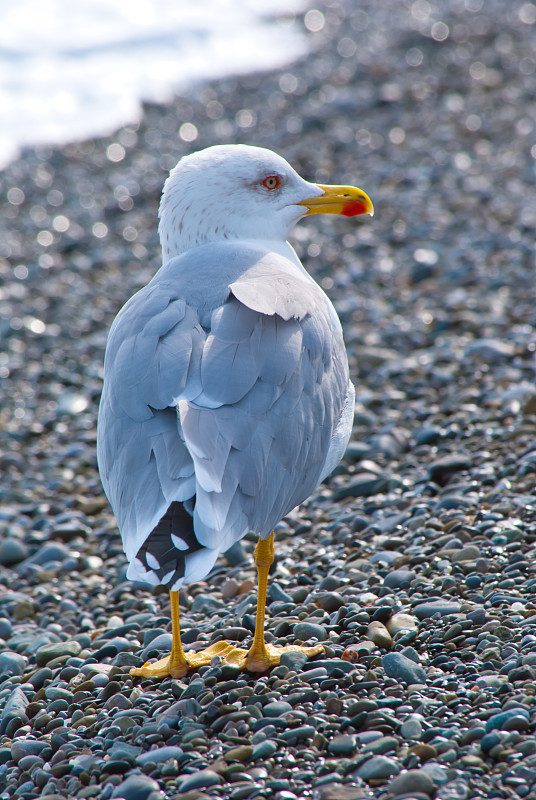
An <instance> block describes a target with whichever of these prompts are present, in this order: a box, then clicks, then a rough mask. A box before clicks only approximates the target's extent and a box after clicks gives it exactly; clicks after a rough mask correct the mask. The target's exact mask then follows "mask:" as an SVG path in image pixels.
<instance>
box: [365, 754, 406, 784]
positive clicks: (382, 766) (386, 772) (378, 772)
mask: <svg viewBox="0 0 536 800" xmlns="http://www.w3.org/2000/svg"><path fill="white" fill-rule="evenodd" d="M399 772H400V766H399V764H398V763H397V762H396V761H395V760H394V759H393V758H388V757H387V756H372V758H369V759H367V761H365V762H364V763H363V764H361V766H359V767H358V768H357V769H356V770H355V771H354V775H357V777H358V778H362V780H364V781H377V780H387V778H391V777H392V776H393V775H398V773H399Z"/></svg>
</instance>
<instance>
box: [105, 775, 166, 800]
mask: <svg viewBox="0 0 536 800" xmlns="http://www.w3.org/2000/svg"><path fill="white" fill-rule="evenodd" d="M153 792H155V793H157V796H158V797H159V798H162V800H164V798H165V795H164V794H162V792H161V791H160V787H159V785H158V784H157V782H156V781H155V780H153V778H150V777H149V776H148V775H129V777H128V778H126V780H124V781H122V782H121V783H120V784H119V785H118V786H116V787H115V789H114V790H113V791H112V795H111V796H112V797H120V798H124V800H148V798H149V795H151V794H152V793H153ZM151 800H153V798H152V797H151ZM154 800H156V797H155V798H154Z"/></svg>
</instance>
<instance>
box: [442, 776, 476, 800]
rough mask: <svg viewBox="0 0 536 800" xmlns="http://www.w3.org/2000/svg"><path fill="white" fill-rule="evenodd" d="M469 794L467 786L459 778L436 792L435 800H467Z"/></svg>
mask: <svg viewBox="0 0 536 800" xmlns="http://www.w3.org/2000/svg"><path fill="white" fill-rule="evenodd" d="M469 794H470V789H469V784H468V783H466V782H465V781H464V780H462V779H461V778H455V779H454V780H453V781H449V782H448V783H445V785H444V786H441V787H440V788H439V789H438V790H437V792H436V796H435V800H468V798H469Z"/></svg>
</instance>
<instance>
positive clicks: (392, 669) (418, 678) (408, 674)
mask: <svg viewBox="0 0 536 800" xmlns="http://www.w3.org/2000/svg"><path fill="white" fill-rule="evenodd" d="M382 666H383V668H384V670H385V672H386V674H387V675H389V677H390V678H395V679H396V680H397V681H402V682H404V683H407V684H409V685H411V684H413V683H426V673H425V671H424V669H423V668H422V667H421V666H419V665H418V664H416V663H415V662H414V661H412V659H411V658H408V657H407V656H405V655H403V654H402V653H387V655H385V656H383V657H382Z"/></svg>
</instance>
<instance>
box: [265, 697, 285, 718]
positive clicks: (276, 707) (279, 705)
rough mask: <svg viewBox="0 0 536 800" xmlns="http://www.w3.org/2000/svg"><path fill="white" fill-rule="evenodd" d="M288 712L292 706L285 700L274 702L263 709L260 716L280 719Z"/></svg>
mask: <svg viewBox="0 0 536 800" xmlns="http://www.w3.org/2000/svg"><path fill="white" fill-rule="evenodd" d="M289 711H292V706H291V705H290V703H287V702H286V700H274V701H273V702H272V703H267V704H266V705H265V706H264V707H263V709H262V714H263V716H264V717H280V716H281V715H282V714H288V712H289Z"/></svg>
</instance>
